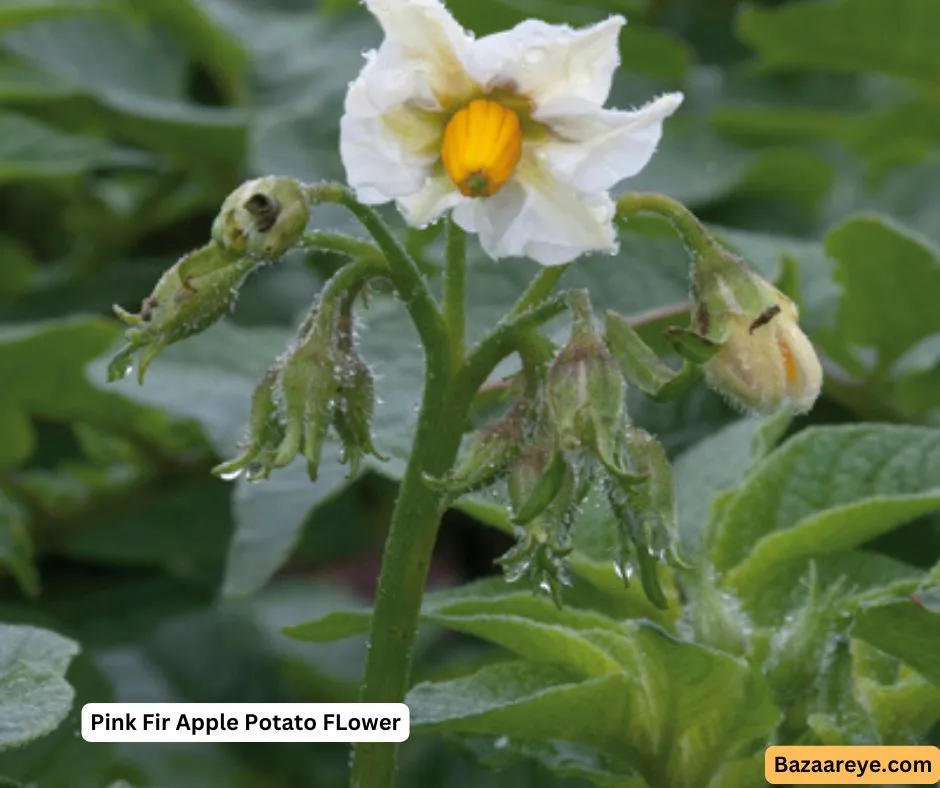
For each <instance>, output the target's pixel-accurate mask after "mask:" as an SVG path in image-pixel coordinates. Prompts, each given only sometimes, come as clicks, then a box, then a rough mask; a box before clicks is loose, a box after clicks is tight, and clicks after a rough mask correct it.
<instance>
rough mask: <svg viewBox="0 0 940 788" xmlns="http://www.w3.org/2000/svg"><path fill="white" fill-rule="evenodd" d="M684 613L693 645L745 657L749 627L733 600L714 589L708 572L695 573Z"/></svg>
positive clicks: (724, 593) (741, 611) (711, 576)
mask: <svg viewBox="0 0 940 788" xmlns="http://www.w3.org/2000/svg"><path fill="white" fill-rule="evenodd" d="M686 609H687V611H688V623H689V624H690V625H691V628H692V632H693V633H694V635H695V641H696V642H697V643H702V644H704V645H706V646H712V647H713V648H717V649H719V650H721V651H725V652H727V653H729V654H734V655H735V656H745V655H746V654H747V653H748V648H749V640H748V634H749V632H750V630H751V624H750V621H749V619H748V617H747V614H746V613H745V612H744V611H743V610H742V609H741V604H740V602H739V601H738V600H737V598H735V597H734V596H732V595H731V594H729V593H728V592H726V591H722V590H721V589H719V588H718V586H717V584H716V583H715V578H714V576H713V574H712V572H711V571H710V570H708V569H706V568H703V569H702V571H700V572H699V574H698V577H697V579H696V582H695V585H694V587H693V589H692V599H691V602H690V604H689V605H688V607H687V608H686Z"/></svg>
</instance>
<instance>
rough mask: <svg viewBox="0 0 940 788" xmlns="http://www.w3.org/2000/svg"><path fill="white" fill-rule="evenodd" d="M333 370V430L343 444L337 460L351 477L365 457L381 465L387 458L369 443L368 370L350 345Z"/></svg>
mask: <svg viewBox="0 0 940 788" xmlns="http://www.w3.org/2000/svg"><path fill="white" fill-rule="evenodd" d="M336 371H337V373H338V383H339V389H338V391H337V396H336V402H335V405H334V407H333V427H334V429H335V430H336V433H337V434H338V435H339V437H340V440H341V441H342V443H343V449H342V458H341V459H342V461H343V462H346V463H349V475H350V477H353V476H356V474H358V473H359V465H360V463H361V462H362V458H363V457H364V456H366V455H367V454H371V455H372V456H373V457H375V458H376V459H377V460H381V461H383V462H384V461H385V460H387V459H388V458H387V457H385V456H384V455H382V454H380V453H379V451H378V450H377V449H376V448H375V445H374V444H373V443H372V412H373V411H374V409H375V381H374V379H373V377H372V370H370V369H369V365H368V364H366V363H365V362H364V361H363V360H362V358H361V357H360V356H359V354H358V353H357V352H356V349H355V347H354V346H352V345H350V346H349V347H348V348H347V349H346V351H345V352H343V353H342V354H341V356H340V358H339V360H338V361H337V366H336Z"/></svg>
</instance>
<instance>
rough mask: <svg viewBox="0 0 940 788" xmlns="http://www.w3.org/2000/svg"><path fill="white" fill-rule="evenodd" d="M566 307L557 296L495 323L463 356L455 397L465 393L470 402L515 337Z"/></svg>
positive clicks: (564, 300)
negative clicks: (490, 330) (488, 332)
mask: <svg viewBox="0 0 940 788" xmlns="http://www.w3.org/2000/svg"><path fill="white" fill-rule="evenodd" d="M567 308H568V298H567V296H566V295H564V294H561V295H557V296H555V297H554V298H552V299H549V300H548V301H543V302H542V303H541V304H539V305H538V306H536V307H533V308H532V309H529V310H528V311H526V312H523V313H522V314H515V310H513V312H512V313H510V314H509V315H507V316H506V317H505V318H503V319H502V320H501V321H500V322H499V323H497V324H496V328H494V329H493V332H492V333H491V334H490V335H489V336H488V337H486V339H484V340H483V341H482V342H480V344H479V345H477V346H476V347H475V348H474V349H473V352H472V353H470V355H468V356H467V360H466V361H465V362H464V365H463V367H461V368H460V370H459V371H458V372H457V375H456V377H455V378H454V389H455V394H456V395H457V396H460V394H461V393H466V394H467V396H468V398H469V399H468V401H471V400H472V399H473V397H474V395H475V394H476V392H477V390H478V389H479V388H480V386H482V385H483V384H484V383H485V382H486V379H487V378H488V377H489V375H490V373H491V372H492V371H493V368H494V367H495V366H496V365H497V364H498V363H499V362H500V361H502V360H503V359H504V358H505V357H506V356H508V355H509V354H510V353H512V352H513V351H514V350H515V349H516V344H517V343H518V342H519V338H520V337H521V336H523V335H524V334H525V332H526V331H528V330H529V329H531V328H534V327H535V326H538V325H541V324H542V323H545V322H546V321H548V320H551V319H552V318H553V317H556V316H557V315H560V314H561V313H562V312H564V311H565V310H566V309H567Z"/></svg>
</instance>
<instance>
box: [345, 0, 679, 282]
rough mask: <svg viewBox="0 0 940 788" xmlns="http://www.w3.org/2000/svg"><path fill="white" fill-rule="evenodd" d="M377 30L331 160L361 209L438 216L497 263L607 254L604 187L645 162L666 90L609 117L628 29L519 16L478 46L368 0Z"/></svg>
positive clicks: (673, 104)
mask: <svg viewBox="0 0 940 788" xmlns="http://www.w3.org/2000/svg"><path fill="white" fill-rule="evenodd" d="M366 7H367V8H368V9H369V10H370V11H371V12H372V13H373V14H374V15H375V17H376V18H377V19H378V21H379V23H380V24H381V25H382V29H383V30H384V32H385V39H384V41H383V42H382V44H381V46H380V47H379V48H378V50H376V51H373V52H369V53H368V54H367V55H366V64H365V67H364V68H363V69H362V72H361V73H360V75H359V77H358V78H357V79H356V80H355V81H354V82H353V83H352V84H351V85H350V88H349V92H348V94H347V96H346V106H345V113H344V115H343V118H342V121H341V125H340V152H341V155H342V159H343V164H344V166H345V167H346V174H347V178H348V181H349V184H350V186H352V187H353V189H354V190H355V191H356V196H357V197H358V199H359V200H360V201H362V202H364V203H371V204H378V203H384V202H388V201H390V200H395V201H396V203H397V204H398V207H399V209H400V210H401V212H402V214H403V215H404V217H405V219H406V220H407V221H408V223H409V224H411V225H413V226H417V227H421V226H424V225H427V224H428V223H430V222H432V221H434V220H435V219H436V218H438V217H439V216H441V215H442V214H443V213H445V212H446V211H448V210H450V209H452V210H453V219H454V221H455V222H456V223H457V224H458V225H459V226H460V227H462V228H463V229H465V230H467V231H468V232H473V233H477V234H478V235H479V238H480V242H481V244H482V246H483V249H484V250H485V251H486V253H487V254H488V255H489V256H490V257H492V258H494V259H498V258H502V257H513V256H525V257H530V258H532V259H533V260H536V261H537V262H539V263H542V264H543V265H557V264H561V263H566V262H568V261H570V260H573V259H574V258H575V257H578V256H579V255H581V254H583V253H585V252H592V251H602V252H613V251H616V248H617V242H616V234H615V231H614V226H613V218H614V212H615V211H614V204H613V201H612V200H611V198H610V195H609V193H608V190H609V189H611V188H612V187H613V186H614V185H615V184H617V183H618V182H619V181H621V180H623V179H624V178H629V177H631V176H633V175H636V174H637V173H638V172H639V171H640V170H642V169H643V167H644V166H646V163H647V162H648V161H649V160H650V158H651V157H652V155H653V153H654V151H655V149H656V146H657V144H658V142H659V139H660V136H661V134H662V124H663V120H664V119H665V118H667V117H669V116H670V115H671V114H672V113H673V112H675V111H676V109H677V108H678V107H679V105H680V104H681V103H682V94H681V93H669V94H666V95H663V96H661V97H659V98H657V99H656V100H654V101H651V102H650V103H648V104H646V105H645V106H643V107H641V108H639V109H636V110H631V111H623V110H615V109H605V108H604V106H603V105H604V102H605V101H606V100H607V96H608V93H609V92H610V86H611V80H612V78H613V74H614V71H615V70H616V68H617V66H618V65H619V62H620V58H619V54H618V49H617V39H618V35H619V32H620V28H621V27H622V26H623V25H624V23H625V20H624V19H623V17H621V16H612V17H610V18H609V19H607V20H606V21H604V22H600V23H598V24H596V25H593V26H591V27H586V28H583V29H579V30H575V29H572V28H570V27H568V26H566V25H550V24H546V23H545V22H540V21H537V20H526V21H524V22H522V23H520V24H519V25H517V26H516V27H514V28H513V29H512V30H508V31H505V32H501V33H494V34H493V35H489V36H486V37H484V38H479V39H475V38H473V36H471V35H470V34H468V33H467V32H466V31H464V30H463V28H461V26H460V25H459V24H458V23H457V21H456V20H455V19H454V18H453V17H452V16H451V15H450V13H449V12H448V11H447V9H445V8H444V6H443V5H441V4H440V2H438V0H366Z"/></svg>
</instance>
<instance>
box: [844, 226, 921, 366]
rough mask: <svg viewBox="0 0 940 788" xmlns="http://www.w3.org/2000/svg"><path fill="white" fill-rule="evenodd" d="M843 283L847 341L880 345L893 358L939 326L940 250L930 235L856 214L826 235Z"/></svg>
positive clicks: (882, 350) (866, 344) (884, 352)
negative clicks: (936, 304)
mask: <svg viewBox="0 0 940 788" xmlns="http://www.w3.org/2000/svg"><path fill="white" fill-rule="evenodd" d="M826 251H827V253H828V254H829V255H830V256H831V257H832V258H833V259H834V260H835V261H836V274H835V275H836V279H837V280H838V281H839V282H841V284H842V287H843V296H842V302H841V304H840V306H839V327H840V330H841V333H842V336H843V338H844V340H845V341H846V342H847V343H849V344H853V343H854V344H858V345H864V346H867V347H874V348H876V349H877V350H878V351H879V353H880V354H881V355H882V357H883V358H884V360H885V361H886V362H887V361H892V360H894V359H896V358H897V357H898V356H899V355H901V354H902V353H903V352H904V351H906V350H907V349H909V348H910V347H912V346H913V345H914V344H915V343H917V342H918V341H919V340H921V339H923V338H924V337H927V336H929V335H931V334H934V333H937V332H940V313H938V312H937V310H936V309H934V308H933V305H934V298H933V294H934V293H936V292H938V290H940V252H938V250H937V249H936V248H935V247H934V246H933V244H931V243H930V241H928V240H927V239H926V238H924V237H922V236H919V235H917V234H916V233H914V232H911V231H909V230H906V229H905V228H903V227H902V226H901V225H899V224H897V223H896V222H894V221H892V220H890V219H887V218H884V217H879V216H858V217H854V218H851V219H849V220H847V221H846V222H844V223H843V224H841V225H839V226H838V227H836V228H834V229H833V230H831V231H830V232H829V234H828V235H827V236H826Z"/></svg>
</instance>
